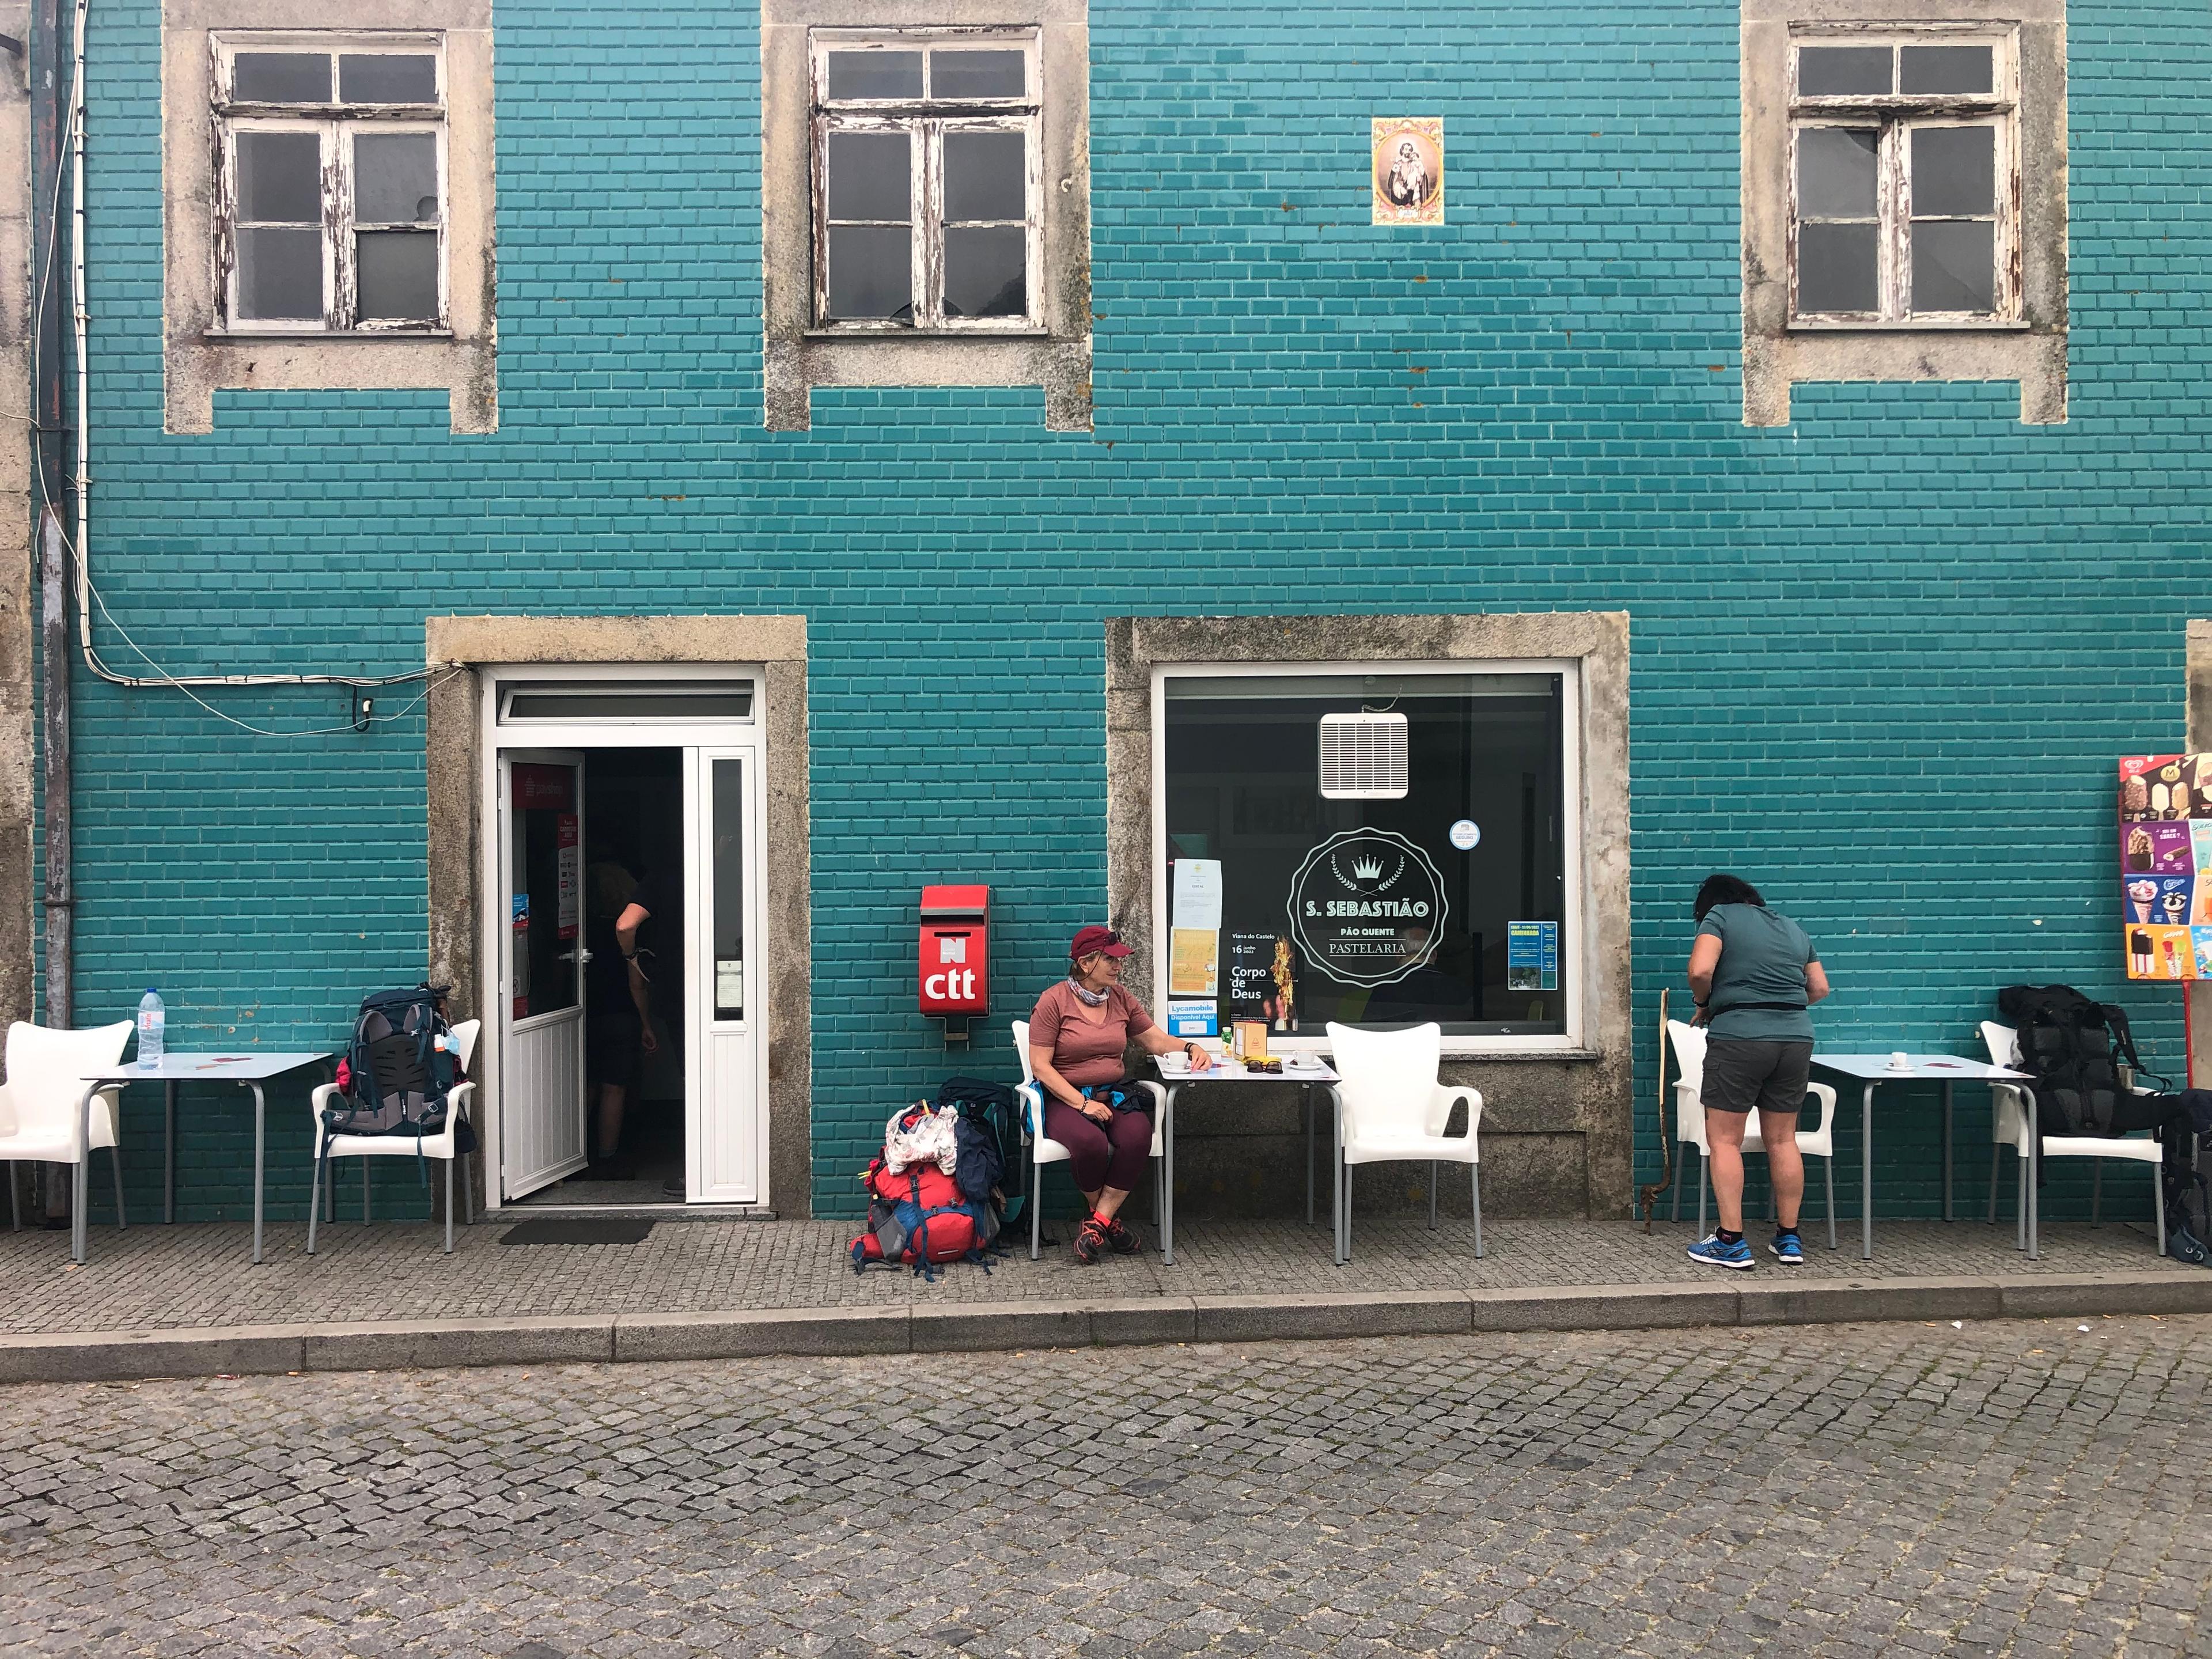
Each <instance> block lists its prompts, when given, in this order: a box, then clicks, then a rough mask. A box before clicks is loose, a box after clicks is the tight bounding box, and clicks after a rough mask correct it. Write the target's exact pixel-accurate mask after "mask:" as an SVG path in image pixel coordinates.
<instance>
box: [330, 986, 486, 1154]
mask: <svg viewBox="0 0 2212 1659" xmlns="http://www.w3.org/2000/svg"><path fill="white" fill-rule="evenodd" d="M446 991H447V987H445V986H442V985H431V984H428V983H427V982H425V983H423V984H421V985H418V986H416V987H415V988H414V989H413V990H411V991H376V992H373V993H371V994H369V995H368V996H365V997H363V998H362V1000H361V1012H360V1014H359V1015H358V1016H357V1017H356V1018H355V1020H354V1027H353V1041H352V1042H351V1043H349V1045H348V1046H347V1048H346V1056H345V1063H344V1065H343V1066H341V1067H340V1068H339V1075H338V1083H339V1085H340V1087H341V1088H343V1090H344V1093H343V1096H341V1097H340V1103H339V1104H337V1105H336V1106H332V1107H331V1108H329V1109H326V1110H325V1112H324V1113H323V1130H324V1133H325V1134H332V1135H413V1136H414V1137H415V1138H416V1139H418V1140H419V1139H422V1137H423V1136H424V1135H435V1134H442V1133H445V1128H446V1100H447V1094H448V1093H449V1092H450V1091H451V1090H452V1089H453V1083H454V1060H455V1058H456V1054H455V1050H454V1048H453V1027H452V1026H450V1025H448V1024H447V1023H446Z"/></svg>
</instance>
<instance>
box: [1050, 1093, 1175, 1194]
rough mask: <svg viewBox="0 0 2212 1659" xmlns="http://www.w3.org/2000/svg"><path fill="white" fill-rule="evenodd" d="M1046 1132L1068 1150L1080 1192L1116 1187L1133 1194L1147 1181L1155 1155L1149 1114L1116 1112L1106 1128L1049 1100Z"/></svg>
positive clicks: (1076, 1187) (1069, 1161)
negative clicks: (1149, 1163) (1148, 1167)
mask: <svg viewBox="0 0 2212 1659" xmlns="http://www.w3.org/2000/svg"><path fill="white" fill-rule="evenodd" d="M1044 1132H1045V1133H1046V1134H1047V1135H1048V1137H1050V1138H1051V1139H1054V1140H1056V1141H1058V1142H1059V1143H1060V1145H1061V1146H1065V1147H1066V1148H1067V1155H1068V1169H1069V1170H1071V1171H1072V1172H1073V1175H1074V1176H1075V1189H1076V1190H1077V1191H1078V1192H1081V1193H1095V1192H1097V1190H1098V1189H1099V1188H1102V1187H1114V1188H1119V1189H1120V1190H1121V1191H1122V1192H1125V1193H1133V1192H1135V1191H1136V1190H1137V1189H1138V1188H1139V1184H1140V1183H1141V1182H1143V1180H1144V1178H1145V1160H1146V1158H1150V1157H1151V1156H1152V1115H1151V1114H1150V1113H1148V1112H1116V1113H1115V1114H1114V1121H1113V1122H1112V1123H1110V1124H1107V1123H1101V1122H1099V1121H1097V1120H1096V1119H1094V1118H1089V1117H1085V1115H1083V1114H1082V1113H1080V1112H1079V1111H1077V1110H1076V1109H1075V1108H1074V1107H1073V1106H1069V1105H1065V1104H1063V1103H1061V1102H1060V1101H1057V1100H1048V1101H1046V1102H1045V1103H1044Z"/></svg>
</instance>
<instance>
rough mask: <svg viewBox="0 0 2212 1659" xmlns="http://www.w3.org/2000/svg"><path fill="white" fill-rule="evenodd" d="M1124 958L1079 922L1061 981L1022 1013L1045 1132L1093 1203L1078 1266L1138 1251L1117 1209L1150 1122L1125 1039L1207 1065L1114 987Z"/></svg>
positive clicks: (1141, 1161) (1136, 1168)
mask: <svg viewBox="0 0 2212 1659" xmlns="http://www.w3.org/2000/svg"><path fill="white" fill-rule="evenodd" d="M1128 954H1129V947H1128V946H1127V945H1124V944H1122V943H1121V935H1120V934H1119V933H1115V932H1114V931H1113V930H1112V929H1111V928H1107V927H1097V926H1093V927H1085V929H1084V930H1083V931H1082V932H1081V933H1078V934H1077V935H1076V936H1075V938H1074V939H1073V942H1072V943H1070V944H1069V945H1068V947H1067V977H1066V979H1064V980H1062V981H1060V983H1059V984H1057V985H1055V986H1054V987H1052V988H1051V989H1050V990H1048V991H1047V992H1046V993H1045V994H1043V995H1042V996H1041V997H1039V998H1038V999H1037V1005H1036V1012H1035V1013H1033V1014H1031V1015H1030V1070H1031V1071H1033V1072H1035V1073H1036V1080H1037V1087H1038V1088H1039V1089H1040V1090H1041V1091H1042V1092H1043V1095H1044V1133H1045V1135H1046V1138H1047V1139H1052V1140H1056V1141H1058V1142H1059V1143H1060V1145H1061V1146H1065V1147H1066V1148H1067V1156H1068V1168H1069V1170H1071V1171H1072V1172H1073V1174H1074V1176H1075V1184H1076V1187H1077V1188H1078V1189H1079V1191H1080V1192H1081V1193H1082V1194H1083V1199H1084V1202H1085V1203H1086V1204H1088V1205H1090V1206H1091V1216H1090V1218H1089V1219H1088V1220H1086V1221H1085V1223H1084V1224H1083V1228H1082V1231H1079V1232H1078V1233H1077V1234H1076V1236H1075V1259H1076V1260H1077V1261H1080V1262H1081V1263H1083V1265H1084V1266H1085V1267H1089V1266H1090V1265H1091V1263H1092V1262H1094V1261H1097V1260H1098V1257H1099V1255H1100V1253H1101V1252H1103V1251H1106V1250H1112V1251H1114V1252H1115V1254H1117V1255H1131V1254H1133V1252H1135V1251H1136V1250H1137V1249H1139V1240H1138V1238H1137V1235H1136V1233H1135V1232H1134V1231H1133V1230H1132V1229H1131V1228H1130V1226H1129V1225H1128V1224H1127V1222H1125V1221H1123V1220H1122V1219H1121V1206H1122V1204H1123V1203H1124V1202H1125V1201H1126V1200H1127V1198H1128V1196H1129V1194H1130V1193H1131V1192H1132V1191H1133V1190H1134V1188H1135V1187H1136V1185H1137V1181H1138V1178H1139V1176H1142V1175H1143V1174H1144V1173H1145V1160H1146V1158H1150V1157H1151V1156H1152V1114H1151V1113H1150V1112H1149V1111H1147V1110H1146V1109H1144V1108H1143V1106H1142V1105H1140V1104H1139V1102H1141V1101H1143V1100H1145V1099H1146V1097H1145V1095H1144V1094H1143V1092H1142V1091H1139V1089H1138V1088H1137V1086H1136V1084H1135V1082H1134V1080H1133V1079H1131V1078H1130V1077H1129V1076H1128V1073H1127V1067H1126V1066H1124V1065H1123V1063H1122V1056H1123V1055H1124V1054H1126V1053H1127V1050H1128V1047H1129V1044H1130V1043H1131V1042H1135V1043H1136V1044H1137V1045H1138V1046H1139V1048H1143V1049H1144V1050H1145V1051H1146V1053H1147V1054H1172V1053H1174V1052H1175V1050H1176V1048H1182V1049H1183V1050H1184V1051H1185V1052H1186V1053H1188V1054H1189V1056H1190V1064H1191V1069H1192V1070H1193V1071H1197V1072H1203V1071H1205V1070H1206V1069H1207V1068H1208V1067H1209V1066H1212V1064H1213V1057H1212V1055H1211V1054H1207V1053H1206V1050H1205V1049H1203V1048H1200V1047H1199V1046H1198V1044H1196V1043H1195V1042H1184V1043H1178V1042H1176V1040H1175V1039H1174V1038H1173V1037H1171V1036H1169V1035H1168V1034H1167V1033H1166V1032H1165V1031H1164V1030H1161V1029H1160V1028H1159V1026H1158V1024H1156V1023H1155V1022H1154V1020H1153V1018H1152V1016H1151V1015H1150V1014H1148V1013H1146V1012H1145V1011H1144V1009H1143V1007H1142V1006H1139V1003H1138V1001H1137V1000H1136V998H1134V997H1133V996H1131V995H1130V994H1128V993H1127V991H1125V990H1123V989H1122V988H1121V963H1122V960H1123V958H1124V957H1127V955H1128ZM1117 1093H1118V1094H1119V1095H1121V1103H1122V1106H1123V1109H1122V1110H1120V1111H1116V1110H1115V1109H1114V1099H1115V1095H1116V1094H1117Z"/></svg>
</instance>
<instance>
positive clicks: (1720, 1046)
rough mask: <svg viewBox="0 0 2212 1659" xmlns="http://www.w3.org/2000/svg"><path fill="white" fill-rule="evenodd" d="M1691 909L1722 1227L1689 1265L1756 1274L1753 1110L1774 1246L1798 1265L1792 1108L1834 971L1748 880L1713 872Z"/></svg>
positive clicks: (1799, 1173)
mask: <svg viewBox="0 0 2212 1659" xmlns="http://www.w3.org/2000/svg"><path fill="white" fill-rule="evenodd" d="M1696 913H1697V920H1698V941H1697V943H1696V945H1693V946H1692V948H1691V951H1690V994H1691V995H1692V996H1693V997H1695V998H1696V999H1697V1003H1698V1012H1697V1015H1696V1017H1695V1018H1693V1019H1692V1020H1691V1022H1690V1023H1691V1024H1692V1025H1702V1026H1704V1027H1705V1028H1706V1031H1707V1041H1706V1043H1705V1083H1704V1085H1703V1087H1702V1089H1701V1090H1700V1091H1699V1092H1700V1093H1701V1095H1702V1096H1703V1097H1704V1100H1705V1140H1706V1144H1707V1146H1708V1147H1709V1148H1710V1150H1709V1152H1708V1153H1707V1158H1709V1160H1710V1162H1711V1165H1712V1176H1713V1198H1714V1200H1715V1201H1716V1203H1717V1205H1718V1206H1719V1210H1720V1226H1719V1227H1718V1229H1717V1230H1716V1231H1714V1232H1713V1234H1712V1236H1711V1237H1708V1238H1704V1239H1700V1240H1699V1242H1698V1243H1695V1244H1692V1246H1691V1247H1690V1260H1691V1261H1703V1262H1706V1263H1708V1264H1710V1265H1711V1266H1712V1267H1733V1268H1735V1269H1736V1270H1737V1271H1739V1272H1741V1271H1745V1270H1747V1269H1748V1268H1749V1267H1751V1247H1750V1246H1749V1245H1748V1244H1747V1243H1744V1238H1743V1131H1744V1125H1745V1122H1746V1121H1747V1119H1748V1117H1749V1115H1750V1114H1751V1113H1752V1112H1753V1110H1754V1109H1756V1110H1757V1111H1758V1113H1759V1139H1760V1141H1761V1142H1762V1143H1764V1144H1765V1148H1766V1169H1767V1175H1768V1177H1769V1178H1770V1179H1771V1181H1772V1182H1773V1185H1774V1213H1775V1218H1776V1226H1775V1234H1774V1242H1773V1243H1771V1244H1770V1245H1768V1246H1767V1249H1769V1250H1771V1252H1772V1253H1773V1255H1774V1257H1775V1259H1776V1260H1777V1261H1780V1262H1781V1263H1782V1264H1783V1265H1784V1267H1802V1266H1803V1265H1804V1261H1805V1242H1804V1240H1803V1239H1802V1238H1800V1237H1798V1236H1797V1212H1798V1206H1800V1205H1801V1204H1802V1203H1803V1201H1804V1198H1805V1160H1804V1159H1803V1158H1801V1157H1800V1156H1799V1155H1798V1152H1797V1113H1798V1110H1799V1109H1800V1108H1802V1106H1803V1105H1804V1103H1805V1083H1806V1074H1807V1073H1808V1071H1809V1070H1810V1069H1811V1066H1812V1060H1813V1017H1812V1015H1811V1014H1809V1013H1808V1012H1806V1011H1807V1009H1808V1008H1809V1007H1811V1006H1812V1005H1813V1004H1814V1003H1816V1002H1818V1001H1819V1000H1820V999H1821V998H1822V997H1825V996H1826V995H1827V994H1828V975H1827V970H1826V969H1823V968H1822V967H1821V966H1820V957H1819V955H1818V953H1816V952H1815V951H1814V949H1813V942H1812V940H1811V939H1808V938H1807V937H1806V936H1805V930H1804V929H1803V928H1802V927H1799V926H1798V925H1797V924H1796V922H1794V921H1790V918H1789V917H1787V916H1784V915H1776V914H1775V913H1774V912H1773V911H1771V910H1770V909H1768V908H1766V901H1765V899H1763V898H1761V897H1759V889H1757V888H1756V887H1753V885H1752V884H1750V883H1749V882H1747V881H1743V880H1741V879H1739V878H1736V877H1735V876H1723V875H1712V876H1708V877H1706V878H1705V885H1704V886H1702V887H1700V888H1699V889H1698V902H1697V912H1696Z"/></svg>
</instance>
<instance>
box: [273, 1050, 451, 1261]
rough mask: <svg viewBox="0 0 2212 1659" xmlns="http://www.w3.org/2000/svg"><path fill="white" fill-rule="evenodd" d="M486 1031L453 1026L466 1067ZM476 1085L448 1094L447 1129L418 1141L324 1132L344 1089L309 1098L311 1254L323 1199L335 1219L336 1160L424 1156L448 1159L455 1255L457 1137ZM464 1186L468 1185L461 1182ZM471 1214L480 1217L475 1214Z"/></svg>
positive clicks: (364, 1213) (364, 1209)
mask: <svg viewBox="0 0 2212 1659" xmlns="http://www.w3.org/2000/svg"><path fill="white" fill-rule="evenodd" d="M482 1030H483V1021H482V1020H480V1019H465V1020H463V1021H462V1022H461V1023H460V1024H459V1025H456V1026H455V1027H453V1046H454V1048H455V1050H456V1052H458V1053H459V1055H460V1059H461V1069H462V1070H463V1071H466V1070H467V1069H468V1065H469V1060H470V1058H471V1056H472V1055H473V1054H475V1053H476V1051H477V1033H478V1032H480V1031H482ZM476 1091H477V1085H475V1084H473V1083H457V1084H455V1085H453V1090H452V1092H450V1093H449V1094H447V1097H446V1127H445V1130H444V1132H443V1133H439V1134H435V1135H424V1136H423V1137H422V1139H420V1140H419V1141H418V1140H417V1139H416V1138H415V1137H414V1136H413V1135H331V1136H330V1137H329V1138H328V1139H325V1137H324V1134H323V1113H324V1112H325V1110H326V1109H329V1108H331V1107H332V1106H335V1105H336V1104H337V1102H338V1097H339V1095H340V1093H341V1092H342V1091H340V1090H339V1088H338V1085H337V1084H335V1083H325V1084H324V1085H322V1086H321V1087H319V1088H318V1089H317V1090H316V1091H314V1093H313V1094H312V1095H310V1096H309V1097H308V1100H307V1105H308V1112H309V1115H310V1116H311V1117H312V1118H313V1123H314V1135H315V1143H316V1148H317V1150H316V1154H315V1176H314V1182H313V1185H311V1186H310V1187H309V1188H307V1254H308V1255H314V1253H315V1214H316V1209H317V1200H320V1206H321V1211H322V1214H323V1218H325V1220H331V1219H334V1217H333V1216H332V1214H331V1209H332V1199H331V1186H332V1185H333V1184H334V1183H333V1182H332V1180H331V1165H330V1160H331V1159H332V1158H414V1157H416V1156H417V1155H418V1154H419V1155H420V1156H421V1157H423V1158H438V1159H441V1160H443V1162H444V1164H445V1165H446V1254H447V1255H452V1254H453V1160H454V1158H455V1156H456V1154H455V1152H454V1146H453V1137H454V1135H455V1133H456V1132H457V1131H458V1129H459V1124H460V1121H461V1120H462V1118H464V1117H465V1116H466V1115H468V1109H469V1103H470V1102H471V1100H472V1099H474V1098H475V1097H476ZM462 1185H463V1187H464V1188H465V1187H466V1185H467V1183H466V1182H463V1183H462ZM361 1218H362V1221H364V1222H366V1221H367V1220H368V1164H362V1166H361ZM470 1218H471V1220H473V1219H474V1218H475V1217H474V1215H473V1213H472V1214H471V1217H470Z"/></svg>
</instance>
